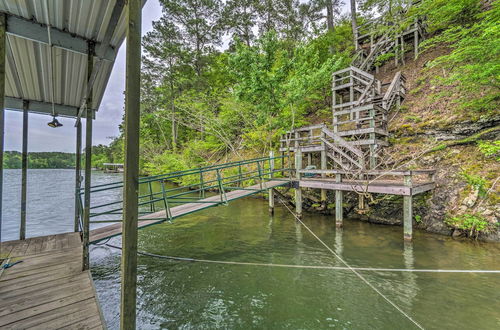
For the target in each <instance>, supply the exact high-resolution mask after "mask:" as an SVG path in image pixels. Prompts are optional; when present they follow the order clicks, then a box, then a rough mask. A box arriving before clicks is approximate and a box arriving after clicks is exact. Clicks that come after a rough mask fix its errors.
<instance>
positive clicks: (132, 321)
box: [120, 0, 168, 330]
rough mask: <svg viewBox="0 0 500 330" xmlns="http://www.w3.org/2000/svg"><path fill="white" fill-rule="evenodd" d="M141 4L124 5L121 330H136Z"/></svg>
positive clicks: (135, 0)
mask: <svg viewBox="0 0 500 330" xmlns="http://www.w3.org/2000/svg"><path fill="white" fill-rule="evenodd" d="M142 3H143V2H142V0H128V1H127V4H126V20H127V22H126V26H127V55H126V56H127V57H126V63H125V70H126V78H125V79H126V80H125V164H124V165H125V173H124V180H123V181H124V186H123V224H122V229H123V237H122V246H123V250H122V262H121V263H122V265H121V271H122V272H121V304H120V329H122V330H125V329H130V330H132V329H135V328H136V308H137V306H136V303H137V225H138V218H139V209H138V202H139V201H138V191H139V122H140V118H141V117H140V105H141V95H140V90H141V79H140V78H141V16H142V15H141V9H142ZM166 211H167V212H168V209H167V210H166Z"/></svg>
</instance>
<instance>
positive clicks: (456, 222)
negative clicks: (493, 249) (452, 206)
mask: <svg viewBox="0 0 500 330" xmlns="http://www.w3.org/2000/svg"><path fill="white" fill-rule="evenodd" d="M445 222H446V223H447V224H448V225H449V226H451V227H453V228H457V229H460V230H463V231H465V232H466V233H467V234H468V235H469V237H474V236H475V237H476V238H477V237H478V235H479V233H484V232H488V231H489V230H490V229H491V228H490V225H489V223H488V221H487V220H486V219H484V218H483V217H482V216H481V215H479V214H470V213H467V214H462V215H457V216H454V217H447V218H446V219H445Z"/></svg>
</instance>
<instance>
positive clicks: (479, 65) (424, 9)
mask: <svg viewBox="0 0 500 330" xmlns="http://www.w3.org/2000/svg"><path fill="white" fill-rule="evenodd" d="M418 14H419V15H425V16H427V17H428V19H427V21H428V22H429V23H430V25H429V29H430V30H431V31H441V33H440V34H437V35H435V36H434V37H432V38H430V39H428V40H426V41H425V42H424V43H423V44H422V47H423V48H424V49H429V48H432V47H435V46H437V45H446V46H447V47H449V48H450V49H451V52H450V53H449V54H447V55H443V56H440V57H438V58H436V59H435V60H434V61H432V62H431V63H430V65H429V67H431V68H432V67H436V66H438V67H441V68H443V69H446V70H447V71H444V70H443V72H445V73H444V74H443V75H441V76H440V77H439V83H441V84H443V85H446V86H451V87H453V88H454V89H455V90H457V91H459V92H460V94H459V95H458V96H459V97H458V99H457V102H460V104H461V107H462V108H463V109H469V110H472V111H481V112H482V113H484V114H492V113H494V112H495V111H496V110H497V109H498V106H499V104H500V62H499V61H498V58H499V56H500V25H499V24H498V22H499V20H500V2H498V1H495V2H494V3H493V4H492V5H491V9H489V10H487V11H484V12H480V1H479V0H438V1H435V0H427V1H423V3H422V5H421V6H420V7H419V9H418ZM457 82H459V83H457Z"/></svg>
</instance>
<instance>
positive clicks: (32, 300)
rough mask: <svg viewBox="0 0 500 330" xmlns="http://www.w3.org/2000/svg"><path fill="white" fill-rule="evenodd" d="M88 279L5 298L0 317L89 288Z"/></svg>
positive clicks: (0, 309)
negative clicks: (27, 294) (30, 293)
mask: <svg viewBox="0 0 500 330" xmlns="http://www.w3.org/2000/svg"><path fill="white" fill-rule="evenodd" d="M89 284H90V281H88V280H82V281H80V282H73V283H70V284H67V285H60V286H57V287H50V288H46V289H43V290H39V291H37V292H36V293H33V294H32V295H30V296H26V295H23V296H22V297H16V298H9V299H5V300H7V301H8V302H6V301H2V302H1V303H0V318H1V317H2V316H5V315H8V314H11V313H14V312H18V311H21V310H25V309H29V308H32V307H34V306H38V305H42V304H46V303H49V302H52V301H56V300H59V299H62V298H66V297H69V296H72V295H77V294H79V292H82V291H85V289H87V290H88V289H89V286H90V285H89Z"/></svg>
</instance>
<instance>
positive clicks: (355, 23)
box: [350, 0, 359, 50]
mask: <svg viewBox="0 0 500 330" xmlns="http://www.w3.org/2000/svg"><path fill="white" fill-rule="evenodd" d="M350 2H351V23H352V34H353V36H354V48H355V49H356V50H357V49H358V47H359V45H358V20H357V17H356V0H350Z"/></svg>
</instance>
